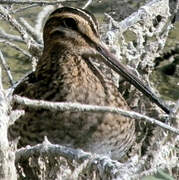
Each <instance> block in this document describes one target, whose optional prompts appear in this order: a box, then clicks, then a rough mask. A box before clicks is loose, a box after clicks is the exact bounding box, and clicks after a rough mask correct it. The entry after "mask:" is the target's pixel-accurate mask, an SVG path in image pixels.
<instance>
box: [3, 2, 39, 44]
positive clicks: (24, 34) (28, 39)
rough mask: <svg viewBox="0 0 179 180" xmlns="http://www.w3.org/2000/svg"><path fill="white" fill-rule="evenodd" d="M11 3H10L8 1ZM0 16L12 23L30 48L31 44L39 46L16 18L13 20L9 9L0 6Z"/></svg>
mask: <svg viewBox="0 0 179 180" xmlns="http://www.w3.org/2000/svg"><path fill="white" fill-rule="evenodd" d="M8 2H9V1H8ZM0 16H1V17H2V18H3V19H4V20H5V21H7V22H8V23H10V24H11V25H12V26H13V27H14V28H15V29H16V30H17V31H18V32H19V33H20V35H21V37H22V39H23V40H24V41H25V43H27V45H28V46H29V47H30V46H31V44H35V45H36V46H39V45H38V44H37V43H36V42H35V41H34V40H33V39H32V38H31V37H30V36H29V34H28V33H27V32H26V31H25V29H24V28H23V27H22V26H21V25H20V24H19V23H18V22H17V20H16V19H15V18H13V17H12V16H11V15H10V14H9V11H8V10H7V9H5V8H4V7H3V6H1V5H0Z"/></svg>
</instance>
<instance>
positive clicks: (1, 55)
mask: <svg viewBox="0 0 179 180" xmlns="http://www.w3.org/2000/svg"><path fill="white" fill-rule="evenodd" d="M0 61H1V64H2V66H3V68H4V70H5V71H6V73H7V76H8V78H9V82H10V84H11V86H13V85H14V82H13V78H12V75H11V71H10V69H9V66H8V65H7V63H6V60H5V58H4V56H3V54H2V52H1V50H0Z"/></svg>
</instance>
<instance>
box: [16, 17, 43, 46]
mask: <svg viewBox="0 0 179 180" xmlns="http://www.w3.org/2000/svg"><path fill="white" fill-rule="evenodd" d="M19 22H20V23H21V24H22V25H23V27H24V28H25V29H26V31H27V32H28V34H29V35H30V36H31V37H32V38H33V39H34V40H35V41H37V43H38V44H42V39H41V38H40V34H38V32H37V31H36V30H35V28H33V27H32V26H31V25H30V24H29V23H28V22H27V21H26V20H25V19H24V18H22V17H20V18H19Z"/></svg>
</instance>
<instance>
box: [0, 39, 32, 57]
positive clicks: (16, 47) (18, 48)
mask: <svg viewBox="0 0 179 180" xmlns="http://www.w3.org/2000/svg"><path fill="white" fill-rule="evenodd" d="M0 43H3V44H6V45H8V46H10V47H12V48H14V49H16V50H17V51H19V52H21V53H22V54H24V55H25V56H27V57H28V58H29V59H31V58H32V55H31V54H30V53H28V52H27V51H25V50H24V49H22V48H20V47H19V46H17V45H16V44H14V43H12V42H9V41H7V40H1V39H0Z"/></svg>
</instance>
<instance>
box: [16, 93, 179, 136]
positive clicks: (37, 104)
mask: <svg viewBox="0 0 179 180" xmlns="http://www.w3.org/2000/svg"><path fill="white" fill-rule="evenodd" d="M13 98H14V101H15V102H17V103H19V104H22V105H25V106H28V107H31V108H37V109H39V108H44V109H48V110H51V111H73V112H79V111H80V112H96V113H101V112H103V113H104V112H110V113H117V114H121V115H122V116H125V117H129V118H132V119H137V120H145V121H147V122H150V123H152V124H155V125H157V126H160V127H162V128H164V129H167V130H169V131H171V132H173V133H176V134H179V129H176V128H174V127H171V126H168V125H167V124H164V123H162V122H160V121H158V120H156V119H153V118H150V117H148V116H145V115H142V114H139V113H136V112H134V111H125V110H123V109H120V108H115V107H109V106H96V105H87V104H80V103H70V102H69V103H67V102H66V103H65V102H64V103H63V102H61V103H57V102H48V101H43V100H31V99H28V98H25V97H21V96H17V95H15V96H14V97H13Z"/></svg>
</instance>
